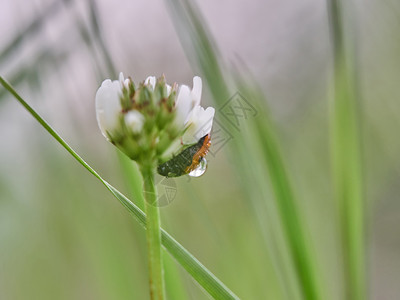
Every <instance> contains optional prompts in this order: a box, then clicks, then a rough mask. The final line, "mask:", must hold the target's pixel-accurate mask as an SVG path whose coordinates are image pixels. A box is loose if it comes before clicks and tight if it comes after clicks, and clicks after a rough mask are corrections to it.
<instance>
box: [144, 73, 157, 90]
mask: <svg viewBox="0 0 400 300" xmlns="http://www.w3.org/2000/svg"><path fill="white" fill-rule="evenodd" d="M144 84H146V85H150V86H151V87H152V88H153V91H154V88H155V86H156V77H155V76H149V77H147V78H146V80H145V81H144Z"/></svg>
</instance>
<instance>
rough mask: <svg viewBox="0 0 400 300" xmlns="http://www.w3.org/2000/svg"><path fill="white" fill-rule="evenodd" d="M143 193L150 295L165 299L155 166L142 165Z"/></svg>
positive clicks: (153, 299)
mask: <svg viewBox="0 0 400 300" xmlns="http://www.w3.org/2000/svg"><path fill="white" fill-rule="evenodd" d="M141 172H142V176H143V182H144V187H143V194H144V198H145V200H146V201H145V208H146V216H147V219H146V224H147V230H146V237H147V251H148V260H149V276H150V297H151V299H152V300H155V299H157V300H162V299H165V288H164V275H163V267H162V257H161V231H160V211H159V208H158V205H157V204H158V200H157V192H156V189H155V186H154V173H153V168H151V167H145V166H142V168H141Z"/></svg>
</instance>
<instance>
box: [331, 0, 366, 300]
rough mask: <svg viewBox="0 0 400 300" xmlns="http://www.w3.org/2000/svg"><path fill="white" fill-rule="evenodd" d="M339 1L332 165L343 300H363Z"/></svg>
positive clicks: (348, 66) (353, 120)
mask: <svg viewBox="0 0 400 300" xmlns="http://www.w3.org/2000/svg"><path fill="white" fill-rule="evenodd" d="M342 7H343V6H342V1H338V0H330V1H329V2H328V12H329V16H330V29H331V41H332V48H333V99H332V103H331V116H330V117H331V123H332V125H331V129H332V150H331V151H332V162H333V172H334V179H335V196H336V198H337V203H338V206H339V218H340V222H339V224H340V227H341V239H342V249H343V253H342V254H343V272H344V274H343V275H344V276H343V279H344V287H345V293H346V297H345V298H346V299H352V300H353V299H354V300H361V299H365V298H366V291H365V250H364V249H365V224H364V223H365V207H364V199H363V181H362V173H361V168H362V166H361V151H360V133H359V124H358V103H357V91H356V90H357V89H356V80H357V79H356V77H355V72H353V65H352V64H353V63H354V53H353V49H351V50H350V49H349V48H347V47H348V46H350V45H347V44H346V43H345V42H346V41H347V40H346V39H345V34H346V32H345V31H344V28H345V27H344V25H343V22H344V19H343V10H342ZM352 40H354V39H352Z"/></svg>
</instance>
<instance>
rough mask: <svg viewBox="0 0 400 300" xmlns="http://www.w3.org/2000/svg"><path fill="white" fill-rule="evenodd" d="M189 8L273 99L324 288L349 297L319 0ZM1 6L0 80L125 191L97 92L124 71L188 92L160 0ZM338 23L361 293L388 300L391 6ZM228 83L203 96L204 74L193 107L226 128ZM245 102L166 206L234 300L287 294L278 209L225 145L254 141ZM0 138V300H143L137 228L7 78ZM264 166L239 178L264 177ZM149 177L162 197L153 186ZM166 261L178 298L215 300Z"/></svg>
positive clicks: (395, 205) (396, 76) (359, 7)
mask: <svg viewBox="0 0 400 300" xmlns="http://www.w3.org/2000/svg"><path fill="white" fill-rule="evenodd" d="M198 5H199V7H198V9H199V12H200V11H201V12H202V14H203V15H204V19H203V22H204V25H207V26H208V28H209V30H210V32H211V33H212V34H213V36H214V38H215V40H216V42H217V44H218V47H219V50H220V53H219V58H220V59H221V58H222V59H223V61H224V62H225V63H228V65H230V66H231V65H232V66H234V67H235V69H239V70H245V71H246V72H249V73H251V74H253V75H254V78H255V80H256V81H257V82H258V84H259V85H260V87H261V89H262V92H263V93H264V94H265V95H266V96H267V99H268V105H269V108H270V114H271V116H272V120H273V121H274V122H275V125H276V128H277V135H278V136H279V142H280V144H281V149H282V155H283V157H284V160H285V165H286V167H287V170H288V173H289V178H290V180H291V182H292V184H293V190H294V193H295V194H296V201H297V206H298V208H299V212H300V213H301V215H302V216H303V219H304V221H305V224H306V228H307V234H308V235H309V236H308V239H309V243H310V248H311V249H313V250H312V253H313V254H314V255H313V257H312V258H313V260H314V261H315V264H316V265H317V266H318V270H319V271H318V272H319V274H320V278H321V280H322V281H324V293H325V294H326V295H329V296H328V298H327V299H341V297H342V296H341V295H342V293H343V283H342V275H341V271H340V268H341V267H340V264H341V257H340V256H341V255H340V246H339V240H340V239H339V237H338V236H339V234H338V232H339V229H338V226H337V212H336V211H337V207H336V204H335V201H334V196H333V194H334V191H333V190H334V188H333V185H332V166H331V163H330V142H331V138H330V130H329V125H330V124H329V122H330V121H329V116H330V115H329V95H328V94H329V93H328V91H329V89H330V84H329V81H328V73H329V70H330V67H329V66H330V64H329V59H330V55H331V50H330V45H329V27H328V25H329V24H328V11H327V7H326V3H323V2H320V1H315V0H307V1H301V2H297V1H286V2H277V1H272V0H268V1H261V0H257V1H252V2H251V3H246V2H241V1H218V2H214V1H210V0H207V1H202V2H199V3H198ZM0 7H1V9H0V74H1V75H3V76H5V78H7V79H8V80H9V81H10V82H11V83H12V84H13V85H14V86H15V87H16V88H17V90H18V91H19V92H20V93H21V94H22V95H23V97H24V98H25V99H26V100H27V101H28V102H29V103H30V104H31V105H32V106H33V107H35V108H36V109H37V111H38V112H39V113H40V114H41V115H42V116H43V117H44V118H45V119H46V120H47V121H48V122H49V123H50V124H51V125H52V126H53V127H54V128H55V129H56V130H57V131H58V132H59V133H60V135H61V136H62V137H63V138H64V139H66V140H67V141H68V142H69V143H70V145H71V146H72V147H73V148H74V149H75V150H77V152H78V153H79V154H80V155H81V156H83V158H84V159H85V160H87V161H88V162H89V163H90V164H91V166H92V167H94V168H95V169H96V170H97V171H98V172H99V173H100V174H101V175H102V176H103V177H104V178H105V179H106V180H108V181H109V182H110V183H111V184H113V185H114V186H116V187H117V188H118V189H119V190H120V191H122V192H123V193H124V194H126V195H128V196H129V197H131V196H132V193H131V187H130V186H129V180H126V178H124V176H123V174H124V173H123V169H122V166H121V164H120V161H119V159H118V156H117V153H116V150H115V149H114V147H113V146H112V145H111V144H109V143H107V142H106V141H105V139H104V138H103V137H102V135H101V133H100V130H99V129H98V127H97V123H96V118H95V110H94V96H95V92H96V90H97V88H98V86H99V85H100V83H101V82H102V80H103V79H105V78H112V79H116V78H117V72H119V71H122V72H124V74H125V75H126V76H129V75H130V76H132V78H133V80H134V81H135V82H139V81H141V80H143V79H145V78H146V77H147V76H148V75H155V76H160V75H161V74H165V76H166V78H167V81H168V82H170V83H172V82H177V83H184V84H187V85H189V86H191V84H192V77H193V76H194V75H197V74H200V72H201V68H198V67H197V68H196V67H195V66H194V64H191V62H192V59H191V56H190V55H188V56H186V55H185V51H184V48H183V47H182V45H181V41H182V40H180V39H179V37H178V33H177V32H179V28H178V31H176V30H175V28H174V18H176V15H174V14H170V13H169V12H170V10H168V3H165V2H163V1H154V2H150V1H149V2H147V1H126V0H123V1H118V2H112V1H106V0H101V1H100V0H98V1H72V0H70V1H44V0H42V1H39V0H36V1H29V2H27V1H22V0H17V1H11V0H2V1H1V2H0ZM196 12H197V11H195V13H196ZM346 16H347V17H348V19H350V20H351V26H350V28H351V30H353V31H354V32H353V34H354V35H353V36H354V37H356V38H355V39H354V40H352V45H353V47H354V49H355V50H356V53H357V55H356V57H355V66H356V68H355V73H356V78H357V81H356V87H357V90H358V94H359V99H360V102H359V103H360V105H359V111H358V114H359V117H360V120H361V122H360V125H361V145H362V147H361V150H362V161H363V169H362V171H363V178H364V180H365V183H364V186H365V187H364V193H365V197H364V201H365V205H366V225H367V241H366V243H367V245H366V261H367V266H366V277H367V293H368V294H369V295H370V298H371V299H397V298H399V297H400V286H399V284H398V281H399V278H400V235H399V230H398V229H399V228H400V202H399V201H398V195H399V193H400V185H399V182H400V160H399V157H398V153H400V140H399V133H398V129H399V118H398V114H399V113H400V106H399V99H400V89H399V82H400V81H399V80H400V39H399V32H400V21H399V20H400V3H399V2H398V1H396V0H391V1H384V2H382V1H377V0H366V1H363V3H358V2H357V3H356V2H355V3H352V5H349V9H347V10H346ZM178 26H179V24H178ZM181 30H185V28H181ZM183 44H184V43H183ZM186 53H187V52H186ZM236 92H239V93H242V91H241V90H240V89H232V90H231V94H230V95H229V96H227V97H226V99H220V100H219V101H218V103H213V102H212V97H211V93H210V91H209V90H208V86H207V84H206V82H204V81H203V99H202V101H203V103H204V104H203V106H209V105H213V106H215V107H216V111H217V113H216V120H217V122H218V121H221V123H220V124H223V118H224V116H223V114H224V110H223V108H224V106H223V105H221V103H222V104H223V103H228V104H229V103H231V102H229V99H231V98H230V97H231V96H234V97H235V95H237V94H236ZM244 99H245V101H247V102H248V103H252V104H253V105H254V110H255V112H256V115H255V116H254V115H249V116H247V118H245V117H241V118H240V120H239V123H238V129H235V128H225V127H222V130H221V131H219V132H218V133H217V132H216V133H215V136H218V138H220V139H221V140H219V141H222V142H218V143H216V144H215V145H214V146H213V148H212V149H211V150H212V153H211V154H210V155H209V159H208V160H209V165H208V170H207V172H206V174H205V175H204V176H202V177H200V178H192V179H191V178H189V177H187V176H185V177H183V178H178V179H174V180H173V183H172V189H173V191H174V192H176V196H173V197H172V198H171V199H170V200H171V203H169V204H168V205H165V206H162V207H161V214H162V224H163V227H164V228H165V229H167V230H168V232H169V233H171V234H172V235H173V236H174V237H175V238H176V239H177V240H178V241H179V242H180V243H181V244H183V245H184V246H185V247H186V248H187V249H188V250H189V251H190V252H191V253H192V254H194V255H195V256H196V257H197V258H198V259H199V260H200V261H201V262H202V263H203V264H204V265H206V266H207V267H208V268H209V269H210V270H211V271H212V272H213V273H214V274H215V275H217V276H218V278H220V279H221V280H222V281H223V282H224V283H225V284H226V285H227V286H228V287H230V288H231V289H232V290H233V291H234V292H235V293H236V294H237V295H238V296H239V297H240V298H242V299H284V298H285V297H286V296H287V295H286V296H285V295H284V292H282V289H281V287H280V284H279V283H278V282H279V280H280V279H279V274H277V273H276V272H275V271H274V268H276V264H277V262H276V261H275V259H274V255H273V254H271V253H270V251H271V248H274V245H271V243H274V239H271V240H269V239H268V238H266V237H268V236H274V235H279V234H280V231H279V230H278V229H277V231H276V232H275V231H274V229H275V228H274V225H273V224H275V223H274V222H275V221H274V219H273V218H272V219H270V218H271V212H269V213H268V212H265V211H264V210H268V209H269V208H268V205H267V206H263V207H262V208H260V207H259V206H258V207H257V206H254V202H252V201H250V200H249V196H248V195H249V193H248V190H253V193H256V194H257V193H258V190H257V185H256V183H254V185H252V182H251V181H247V182H243V180H244V179H243V176H242V175H243V174H245V172H243V174H242V173H241V172H240V169H238V168H237V165H238V163H239V160H243V156H242V157H236V156H235V155H236V152H235V151H232V149H231V148H232V147H234V145H235V144H234V140H235V139H236V140H238V139H240V136H241V135H249V134H251V132H249V130H248V129H247V130H246V122H250V121H249V120H250V119H251V118H258V120H261V122H263V120H264V118H265V116H264V113H263V110H262V108H261V107H260V105H259V104H257V103H254V102H252V99H251V98H248V97H246V96H244ZM217 125H218V124H217ZM215 126H216V125H215ZM218 129H221V128H220V127H218ZM0 140H1V142H0V145H1V147H0V299H148V298H149V296H148V283H147V277H148V274H147V258H146V248H145V246H146V242H145V234H144V230H143V229H142V228H141V227H140V226H139V225H138V224H137V222H136V221H135V220H133V219H132V217H131V216H130V215H129V214H128V213H127V212H126V210H125V209H124V208H123V207H122V206H121V205H120V204H119V203H118V202H117V201H115V199H114V198H113V197H112V196H111V195H110V194H109V193H108V192H107V191H106V189H105V188H104V187H103V186H102V185H101V184H99V182H97V181H96V179H95V178H93V177H92V176H90V174H89V173H88V172H87V171H86V170H84V169H83V168H82V167H81V166H80V165H78V164H77V163H76V162H75V161H74V160H73V159H72V158H71V157H69V156H68V155H67V153H66V152H65V150H64V149H62V148H61V147H60V146H59V145H58V144H57V143H56V142H55V141H54V140H53V139H52V138H51V137H50V136H49V135H48V134H47V133H46V132H45V131H44V130H43V129H42V128H41V127H40V126H39V124H38V123H37V122H36V121H35V120H34V119H33V118H32V117H31V116H30V115H29V114H28V113H27V112H26V111H25V110H24V109H23V108H22V107H21V106H20V105H19V104H18V103H17V102H16V101H15V100H14V99H13V98H12V97H11V96H10V95H9V94H8V93H7V92H6V91H5V90H4V89H3V88H1V89H0ZM217 140H218V139H217ZM225 142H226V143H225ZM254 145H256V144H253V145H242V146H243V147H244V149H246V147H255V146H254ZM252 151H254V152H257V151H261V150H258V149H257V148H254V149H252ZM250 153H251V152H250V151H249V155H250ZM249 161H250V162H251V159H250V157H249ZM256 163H257V162H255V163H254V162H253V163H252V166H251V167H250V168H249V169H248V170H247V172H250V173H251V172H253V171H254V172H257V168H258V166H257V165H256ZM241 164H242V165H245V164H243V162H242V163H241ZM253 168H254V169H253ZM260 180H261V181H264V182H265V190H263V191H259V193H262V197H263V198H265V199H266V201H267V202H268V201H270V200H269V199H272V197H273V195H272V193H271V192H269V190H270V187H269V180H268V178H261V179H260ZM244 184H245V185H247V189H248V190H246V188H244V187H243V186H244ZM175 187H176V189H175ZM158 188H159V189H160V192H161V193H163V192H165V186H163V185H162V184H159V185H158ZM131 198H132V197H131ZM132 199H133V200H134V201H135V199H134V198H132ZM136 200H137V199H136ZM271 201H272V200H271ZM260 224H266V227H263V226H261V225H260ZM268 224H269V225H268ZM278 239H279V237H278ZM276 247H278V253H279V252H280V250H281V249H279V244H277V246H276ZM283 255H284V254H283ZM164 257H165V259H166V264H169V265H171V266H170V267H168V268H167V274H166V275H167V285H168V289H167V291H168V295H169V296H170V299H209V296H207V294H206V293H205V292H204V291H203V290H202V289H201V288H200V287H199V286H198V285H197V284H196V283H195V282H194V281H193V280H192V279H191V278H190V276H189V275H187V273H186V272H185V271H184V270H183V269H182V268H181V267H180V266H179V265H177V264H176V263H175V262H174V261H173V260H172V259H170V258H169V257H168V256H167V255H164ZM278 268H279V266H278ZM288 284H289V283H288Z"/></svg>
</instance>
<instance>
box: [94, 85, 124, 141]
mask: <svg viewBox="0 0 400 300" xmlns="http://www.w3.org/2000/svg"><path fill="white" fill-rule="evenodd" d="M120 95H121V85H120V82H119V81H117V80H115V81H111V80H110V79H107V80H104V81H103V83H102V84H101V86H100V88H99V89H98V90H97V93H96V117H97V123H98V124H99V127H100V130H101V132H102V133H103V135H104V136H105V137H106V138H107V139H108V136H107V133H106V131H109V132H110V131H111V130H113V129H114V128H115V127H116V125H117V124H118V114H119V113H120V112H121V103H120V100H119V97H120Z"/></svg>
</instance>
